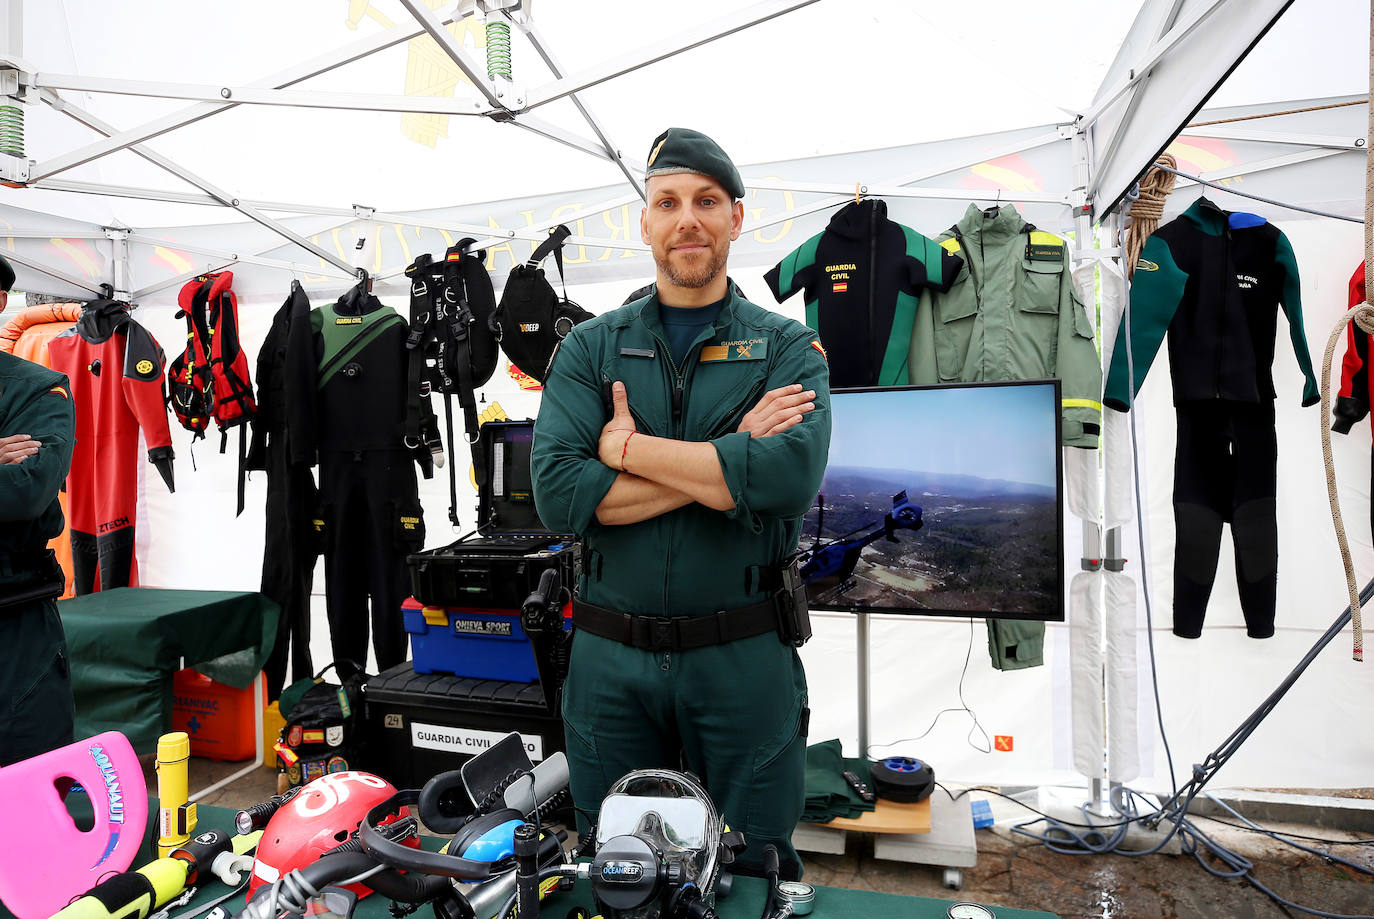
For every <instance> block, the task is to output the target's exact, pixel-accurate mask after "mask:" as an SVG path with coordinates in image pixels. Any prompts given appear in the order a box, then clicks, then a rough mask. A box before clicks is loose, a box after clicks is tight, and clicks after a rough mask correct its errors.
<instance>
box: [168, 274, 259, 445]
mask: <svg viewBox="0 0 1374 919" xmlns="http://www.w3.org/2000/svg"><path fill="white" fill-rule="evenodd" d="M233 283H234V273H233V272H232V271H222V272H219V273H218V274H207V275H203V276H201V277H199V278H196V279H194V280H192V281H188V282H187V283H186V285H185V286H183V287H182V288H181V293H180V294H179V295H178V297H177V303H178V305H179V306H180V307H181V309H180V310H179V311H178V312H177V317H178V318H182V317H185V319H186V348H185V349H184V350H183V351H182V352H181V354H180V355H179V356H178V357H177V358H176V359H175V360H173V361H172V365H171V368H170V370H169V371H168V374H167V383H168V388H169V390H170V392H171V402H172V408H173V410H174V411H175V412H176V416H177V420H178V421H180V422H181V426H182V427H184V428H186V430H188V431H191V432H192V433H194V434H195V435H196V436H197V437H204V436H205V429H206V427H207V426H208V425H209V423H210V419H211V418H213V419H214V420H215V423H216V424H217V425H218V426H219V429H220V431H221V432H225V431H227V430H228V429H229V428H232V427H235V426H237V425H241V424H244V423H246V422H247V421H249V420H250V419H251V418H252V417H253V415H254V414H255V413H256V412H257V403H256V402H255V401H254V399H253V381H252V379H251V378H250V376H249V372H248V355H247V354H246V353H244V350H243V348H242V346H241V345H240V344H239V316H238V298H237V297H235V296H234V291H233V290H232V289H231V287H232V285H233ZM220 449H221V451H223V446H221V448H220Z"/></svg>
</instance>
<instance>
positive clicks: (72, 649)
mask: <svg viewBox="0 0 1374 919" xmlns="http://www.w3.org/2000/svg"><path fill="white" fill-rule="evenodd" d="M57 611H58V613H59V614H60V615H61V616H62V628H63V629H64V630H65V631H66V633H67V650H68V653H69V655H70V657H71V664H72V691H73V693H74V695H75V696H76V736H77V737H89V736H91V735H92V734H98V733H100V732H101V731H122V732H124V734H125V735H126V736H127V737H128V738H129V742H130V743H132V744H133V746H134V749H135V750H137V751H138V752H139V753H151V752H153V751H154V750H155V749H156V747H157V739H158V737H160V736H162V735H163V734H165V733H167V732H168V731H170V730H171V729H172V674H174V673H175V672H176V671H177V670H179V669H181V668H182V667H194V668H195V669H196V670H199V671H200V672H201V673H203V674H205V675H206V676H208V677H210V678H211V679H214V680H218V681H219V682H221V683H225V684H227V685H229V686H233V687H235V688H237V689H244V688H246V687H248V686H250V685H251V684H252V682H253V678H254V677H255V676H256V675H257V673H258V671H259V670H261V669H262V665H263V663H264V662H265V661H266V660H267V656H268V655H269V654H270V653H271V652H272V644H273V642H274V641H275V637H276V634H277V617H278V616H279V615H280V614H281V611H280V609H279V608H278V606H277V604H276V603H275V602H273V601H272V600H269V599H268V598H267V597H264V596H263V595H262V594H260V593H238V592H230V591H218V590H159V589H155V588H148V587H120V588H117V589H115V590H106V591H101V592H99V593H94V594H88V595H86V596H84V597H73V598H72V599H70V600H63V601H62V602H60V603H58V604H57Z"/></svg>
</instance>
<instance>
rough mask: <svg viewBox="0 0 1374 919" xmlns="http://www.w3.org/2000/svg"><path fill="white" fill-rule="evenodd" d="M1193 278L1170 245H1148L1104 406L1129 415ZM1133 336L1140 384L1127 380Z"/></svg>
mask: <svg viewBox="0 0 1374 919" xmlns="http://www.w3.org/2000/svg"><path fill="white" fill-rule="evenodd" d="M1187 283H1188V275H1187V274H1186V273H1185V272H1184V271H1183V269H1182V268H1180V267H1179V266H1178V263H1177V262H1175V261H1174V257H1173V253H1171V252H1170V251H1169V244H1168V243H1166V242H1165V241H1164V240H1162V239H1160V238H1159V236H1158V235H1156V236H1151V237H1150V238H1149V239H1147V240H1145V246H1144V248H1143V249H1141V251H1140V258H1139V259H1138V260H1137V261H1136V266H1135V276H1134V278H1133V279H1132V280H1131V292H1130V297H1131V303H1130V310H1129V312H1128V313H1127V318H1129V319H1130V323H1129V325H1128V324H1127V322H1126V318H1123V319H1122V321H1121V327H1120V328H1118V329H1117V330H1116V347H1114V348H1113V349H1112V365H1111V367H1110V368H1109V369H1108V371H1107V387H1106V390H1105V392H1104V394H1103V397H1102V403H1103V404H1104V405H1106V406H1107V407H1108V408H1114V409H1116V410H1117V411H1119V412H1124V411H1127V410H1128V409H1129V408H1130V407H1131V402H1132V401H1133V400H1134V399H1135V394H1136V393H1138V392H1140V386H1141V384H1142V383H1144V382H1145V374H1147V373H1149V372H1150V364H1151V363H1153V362H1154V359H1155V355H1156V354H1158V353H1159V346H1160V345H1161V344H1162V343H1163V342H1164V335H1165V333H1166V332H1168V331H1169V324H1170V323H1172V322H1173V321H1174V314H1175V313H1177V312H1178V305H1179V302H1180V301H1182V299H1183V288H1184V287H1185V286H1186V285H1187ZM1128 332H1129V333H1130V342H1131V363H1132V365H1133V367H1134V370H1135V374H1134V379H1132V380H1128V379H1127V377H1126V335H1127V333H1128Z"/></svg>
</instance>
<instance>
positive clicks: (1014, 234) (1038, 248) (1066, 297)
mask: <svg viewBox="0 0 1374 919" xmlns="http://www.w3.org/2000/svg"><path fill="white" fill-rule="evenodd" d="M937 238H938V240H939V241H940V244H941V245H943V246H944V247H945V249H946V250H948V251H949V252H952V253H953V254H955V255H957V256H959V257H960V258H962V259H963V260H964V266H963V267H962V268H960V269H959V274H958V276H957V277H956V278H955V280H954V284H953V285H952V286H951V287H950V289H949V291H948V292H947V293H933V294H932V293H931V292H929V291H927V292H926V293H924V294H922V297H921V303H920V305H919V307H918V308H917V316H916V322H915V324H914V326H913V328H912V333H911V348H910V354H909V355H908V374H909V376H910V379H911V382H912V383H952V382H963V383H970V382H975V381H981V380H1034V379H1045V378H1048V377H1058V378H1059V380H1060V384H1061V385H1060V396H1061V400H1062V401H1061V405H1060V424H1061V429H1060V442H1061V443H1063V444H1064V446H1066V447H1085V448H1087V449H1090V450H1095V449H1097V441H1098V435H1099V434H1100V432H1101V424H1102V404H1101V397H1102V364H1101V361H1100V360H1099V358H1098V355H1097V346H1096V344H1095V343H1094V341H1093V322H1092V319H1091V318H1089V316H1088V313H1087V311H1086V310H1085V309H1084V308H1083V304H1082V303H1081V302H1079V299H1078V295H1077V294H1076V293H1075V292H1074V286H1073V274H1072V272H1071V269H1070V264H1069V252H1068V247H1067V246H1065V245H1064V241H1063V240H1062V239H1060V238H1059V237H1058V236H1055V235H1054V234H1052V233H1046V232H1044V231H1042V230H1037V229H1036V228H1035V227H1034V226H1033V225H1031V224H1029V223H1026V222H1025V220H1023V219H1022V218H1021V215H1020V214H1019V213H1018V212H1017V210H1016V208H1014V207H1011V206H1005V207H1002V208H1000V209H999V210H998V211H997V213H996V214H995V215H989V214H986V213H984V212H983V210H982V209H981V208H979V207H978V205H976V204H970V205H969V207H968V210H967V211H966V212H965V213H964V216H963V217H962V218H960V220H959V222H958V223H957V224H955V225H954V226H953V227H951V228H950V229H949V230H947V231H945V232H944V233H942V234H940V236H939V237H937ZM1044 642H1045V626H1044V623H1040V622H1018V621H1015V620H993V619H990V620H988V653H989V655H990V656H991V658H992V662H993V666H995V667H996V668H997V669H999V670H1017V669H1021V668H1025V667H1038V666H1040V665H1041V664H1042V663H1043V662H1044Z"/></svg>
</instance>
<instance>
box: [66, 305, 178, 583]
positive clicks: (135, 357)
mask: <svg viewBox="0 0 1374 919" xmlns="http://www.w3.org/2000/svg"><path fill="white" fill-rule="evenodd" d="M48 356H49V358H50V359H51V360H52V367H53V369H54V370H58V371H60V372H62V373H65V374H66V375H67V378H68V379H69V380H71V384H72V403H73V405H74V407H75V409H76V449H75V451H74V452H73V454H72V469H71V474H70V475H69V476H68V477H67V496H68V507H69V510H70V516H71V534H72V568H73V572H72V573H73V577H74V578H75V581H76V593H77V594H78V595H80V594H88V593H92V592H94V591H97V590H109V589H111V588H115V587H134V586H136V585H137V584H138V566H137V562H136V561H135V559H134V525H135V522H136V521H135V517H136V511H137V508H138V463H139V458H138V435H139V429H140V428H142V429H143V440H144V442H145V443H146V444H147V445H148V462H150V463H152V464H153V465H154V466H155V467H156V468H157V471H158V473H159V474H160V475H161V476H162V480H163V482H165V483H166V484H167V489H168V490H169V491H174V490H175V488H174V487H173V480H172V458H173V452H172V433H171V430H170V428H169V427H168V424H167V399H166V390H165V387H164V386H163V372H164V370H165V369H166V359H165V358H164V357H163V354H162V348H161V347H160V346H159V345H158V343H157V341H156V340H154V338H153V336H152V335H150V334H149V333H148V330H147V329H145V328H143V326H141V325H139V324H138V323H137V322H135V321H134V319H133V318H132V317H131V316H130V315H129V306H128V304H126V303H121V302H118V301H115V300H96V301H94V302H92V303H90V304H88V305H87V306H86V309H85V311H84V312H83V313H82V314H81V318H80V320H78V321H77V323H76V325H74V326H73V327H72V328H71V329H69V330H68V331H66V332H64V333H62V334H61V335H59V336H57V337H56V338H54V339H52V340H51V341H50V342H48Z"/></svg>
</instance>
